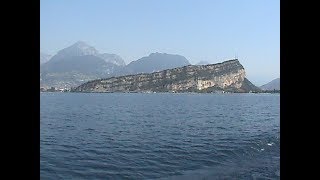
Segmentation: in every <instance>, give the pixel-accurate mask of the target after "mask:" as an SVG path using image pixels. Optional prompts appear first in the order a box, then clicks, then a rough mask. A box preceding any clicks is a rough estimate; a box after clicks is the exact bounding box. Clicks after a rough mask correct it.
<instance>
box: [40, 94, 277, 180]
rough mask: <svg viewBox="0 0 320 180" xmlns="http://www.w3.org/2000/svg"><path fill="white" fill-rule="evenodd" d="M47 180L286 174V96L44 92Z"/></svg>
mask: <svg viewBox="0 0 320 180" xmlns="http://www.w3.org/2000/svg"><path fill="white" fill-rule="evenodd" d="M40 100H41V107H40V112H41V119H40V126H41V127H40V176H41V179H157V178H160V179H202V178H207V179H256V178H264V179H279V178H280V95H279V94H170V93H156V94H138V93H132V94H130V93H128V94H125V93H101V94H96V93H88V94H84V93H41V95H40Z"/></svg>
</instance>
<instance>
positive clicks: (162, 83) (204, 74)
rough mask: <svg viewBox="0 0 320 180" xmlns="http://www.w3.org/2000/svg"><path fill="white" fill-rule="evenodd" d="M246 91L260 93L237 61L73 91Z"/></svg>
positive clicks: (110, 80) (137, 76)
mask: <svg viewBox="0 0 320 180" xmlns="http://www.w3.org/2000/svg"><path fill="white" fill-rule="evenodd" d="M214 91H229V92H250V91H260V89H259V88H258V87H256V86H254V85H253V84H252V83H251V82H250V81H249V80H248V79H246V78H245V70H244V68H243V66H242V65H241V64H240V62H239V61H238V60H237V59H234V60H228V61H224V62H222V63H216V64H209V65H187V66H183V67H177V68H173V69H167V70H163V71H159V72H153V73H141V74H135V75H126V76H119V77H111V78H106V79H97V80H93V81H89V82H86V83H84V84H82V85H80V86H78V87H76V88H75V89H73V92H214Z"/></svg>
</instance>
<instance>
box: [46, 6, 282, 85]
mask: <svg viewBox="0 0 320 180" xmlns="http://www.w3.org/2000/svg"><path fill="white" fill-rule="evenodd" d="M40 6H41V9H40V41H41V51H42V52H44V53H48V54H51V55H54V54H55V53H57V51H59V50H61V49H63V48H65V47H67V46H70V45H72V44H73V43H75V42H76V41H79V40H81V41H85V42H87V43H88V44H89V45H92V46H94V47H95V48H96V49H97V50H98V51H100V52H105V53H115V54H118V55H120V56H121V57H122V58H123V59H124V60H125V61H126V63H128V62H130V61H133V60H137V59H139V58H141V57H143V56H147V55H149V54H150V53H152V52H165V53H170V54H179V55H183V56H185V57H186V58H187V59H188V60H189V61H190V62H191V63H197V62H199V61H208V62H210V63H217V62H222V61H224V60H228V59H232V58H234V56H235V54H237V55H238V59H239V61H240V63H241V64H242V65H243V66H244V68H245V69H246V72H247V77H248V79H249V80H250V81H252V82H253V83H254V84H256V85H262V84H264V83H266V82H269V81H271V80H272V79H275V78H277V77H279V76H280V2H279V0H41V1H40Z"/></svg>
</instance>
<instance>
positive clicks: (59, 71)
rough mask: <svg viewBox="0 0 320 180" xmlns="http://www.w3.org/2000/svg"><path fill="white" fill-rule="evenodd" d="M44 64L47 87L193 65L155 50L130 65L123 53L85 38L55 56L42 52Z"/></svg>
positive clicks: (43, 78)
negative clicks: (105, 49)
mask: <svg viewBox="0 0 320 180" xmlns="http://www.w3.org/2000/svg"><path fill="white" fill-rule="evenodd" d="M40 64H41V66H40V86H41V87H46V88H49V87H56V88H66V87H67V88H70V87H75V86H78V85H80V84H82V83H84V82H86V81H90V80H94V79H99V78H108V77H112V76H120V75H129V74H138V73H151V72H156V71H161V70H165V69H171V68H176V67H182V66H185V65H190V63H189V61H188V60H187V59H186V58H185V57H183V56H180V55H172V54H166V53H151V54H150V55H149V56H146V57H143V58H141V59H138V60H136V61H133V62H131V63H129V64H128V65H126V64H125V62H124V60H123V59H122V58H121V57H120V56H119V55H116V54H108V53H99V51H98V50H96V49H95V48H94V47H92V46H90V45H88V44H87V43H85V42H83V41H78V42H76V43H75V44H73V45H71V46H69V47H67V48H64V49H62V50H60V51H59V52H58V53H57V54H56V55H54V56H52V57H51V58H50V56H49V55H46V54H44V53H41V52H40Z"/></svg>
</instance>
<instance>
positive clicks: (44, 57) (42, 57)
mask: <svg viewBox="0 0 320 180" xmlns="http://www.w3.org/2000/svg"><path fill="white" fill-rule="evenodd" d="M50 58H51V55H49V54H46V53H43V52H40V64H44V63H46V62H48V61H49V60H50Z"/></svg>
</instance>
